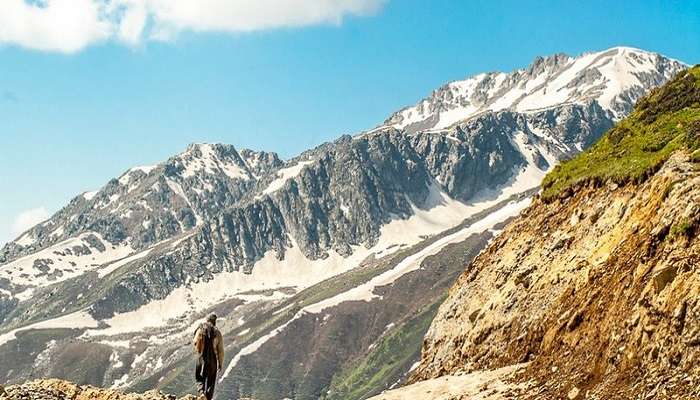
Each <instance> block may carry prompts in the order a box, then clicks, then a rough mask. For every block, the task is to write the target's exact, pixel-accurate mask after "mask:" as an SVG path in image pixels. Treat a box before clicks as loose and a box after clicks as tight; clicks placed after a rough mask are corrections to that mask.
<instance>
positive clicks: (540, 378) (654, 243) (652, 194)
mask: <svg viewBox="0 0 700 400" xmlns="http://www.w3.org/2000/svg"><path fill="white" fill-rule="evenodd" d="M698 71H699V69H698V68H697V67H696V68H694V69H693V70H691V71H690V72H688V73H684V74H682V75H679V77H678V78H677V79H676V80H675V81H674V82H672V83H670V84H669V85H667V86H666V87H664V88H662V89H661V90H659V91H656V92H654V93H653V94H652V95H651V96H649V97H648V98H646V99H645V100H644V101H643V102H641V103H640V107H639V109H638V110H637V112H635V113H634V114H633V115H632V117H631V118H630V119H629V120H627V121H624V122H623V123H622V124H621V125H620V126H619V127H616V128H615V129H614V130H612V131H610V132H609V133H608V134H607V135H606V136H605V137H604V138H603V139H602V140H601V142H599V143H598V144H596V145H595V146H594V147H593V148H592V149H591V150H589V151H588V152H585V153H583V154H582V155H581V156H579V157H577V158H576V159H574V160H573V161H571V162H570V163H567V164H564V165H563V166H562V168H560V169H558V170H557V171H555V173H554V174H552V175H553V177H551V178H548V179H547V180H546V181H547V182H549V184H550V185H551V188H557V190H558V191H559V192H558V193H554V192H551V190H550V191H549V192H546V194H547V196H546V198H542V199H538V200H537V201H535V203H534V204H533V205H532V206H531V207H530V208H528V209H527V210H526V211H525V212H524V213H523V214H521V216H520V217H519V218H518V219H517V220H516V221H514V222H513V223H512V224H511V225H510V226H508V228H507V229H506V230H505V231H504V232H503V234H502V235H500V236H499V237H498V238H497V239H495V240H494V242H493V243H492V244H491V245H490V246H489V247H488V249H487V250H485V251H484V252H483V253H482V254H481V255H480V256H479V257H478V258H477V259H476V260H475V261H474V262H473V263H472V264H471V265H469V266H468V267H467V268H466V270H465V271H464V273H463V274H462V276H461V277H460V278H459V279H458V281H457V283H456V284H455V286H454V287H453V288H452V289H451V290H450V293H449V296H448V299H447V300H446V301H445V302H444V303H443V305H442V306H441V307H440V310H439V311H438V313H437V316H436V318H435V320H434V321H433V324H432V326H431V327H430V329H429V331H428V333H427V334H426V337H425V341H424V344H423V354H422V361H421V364H420V366H419V367H418V368H417V370H416V372H415V374H414V376H413V378H412V379H413V381H420V380H424V379H433V378H436V377H440V376H446V375H454V374H460V373H466V372H471V371H475V370H482V369H493V368H499V367H503V366H508V365H513V364H517V363H522V362H527V361H529V362H531V363H530V365H529V366H528V367H527V369H526V372H525V373H524V374H522V375H519V376H518V377H517V378H515V379H516V380H517V381H520V382H530V383H531V384H532V385H533V389H532V390H531V391H529V393H528V394H527V395H525V394H523V395H521V397H520V398H570V399H574V398H584V397H585V398H599V399H603V398H695V397H697V396H698V391H697V387H698V383H700V369H699V368H698V360H699V359H700V347H698V343H700V342H699V341H698V340H697V337H698V334H699V332H700V303H698V300H697V299H698V293H699V292H700V278H698V277H699V276H700V275H698V272H699V271H698V267H700V240H699V239H698V232H699V231H700V189H699V188H700V168H699V167H698V164H697V160H698V157H697V153H698V151H697V148H698V146H699V145H700V141H698V138H699V137H700V136H698V135H700V130H697V129H696V126H697V122H698V121H699V120H700V111H699V110H698V103H697V101H696V100H694V99H696V98H697V95H698V94H700V72H698ZM681 92H682V93H681ZM679 93H681V94H679ZM650 110H653V113H651V111H650ZM619 135H624V136H622V137H619ZM637 148H642V149H643V151H642V152H640V151H638V150H637ZM605 154H610V155H609V156H605ZM691 154H692V155H691ZM605 157H609V158H607V159H606V158H605ZM590 160H597V162H603V161H604V162H606V164H605V165H606V166H608V167H606V168H609V170H607V169H606V170H599V169H596V168H595V167H596V166H594V165H592V164H591V161H590ZM630 162H635V163H636V164H635V165H634V166H631V165H630V164H629V163H630ZM620 165H623V166H624V165H627V167H626V168H619V167H620ZM640 166H642V167H643V168H640ZM573 173H578V174H580V177H579V178H576V177H572V175H571V174H573ZM625 174H626V175H625ZM606 176H609V178H605V177H606ZM560 182H562V183H560ZM564 184H566V185H569V186H564Z"/></svg>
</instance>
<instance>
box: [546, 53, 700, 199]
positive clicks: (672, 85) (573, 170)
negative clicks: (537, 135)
mask: <svg viewBox="0 0 700 400" xmlns="http://www.w3.org/2000/svg"><path fill="white" fill-rule="evenodd" d="M681 149H685V150H688V151H690V152H692V153H693V158H694V159H696V160H698V161H700V151H699V150H698V149H700V66H695V67H693V68H691V69H689V70H687V71H686V72H681V73H680V74H678V76H676V78H674V79H673V80H672V81H670V82H669V83H667V84H666V85H664V86H663V87H661V88H659V89H656V90H654V91H652V92H651V93H650V94H649V95H648V96H647V97H645V98H643V99H641V100H640V101H639V102H638V103H637V106H636V108H635V110H634V111H633V112H632V114H631V115H630V116H628V117H627V118H626V119H624V120H622V121H621V122H620V123H619V124H617V125H616V126H615V127H614V128H612V129H611V130H610V131H608V132H607V133H606V134H605V135H603V137H602V138H601V139H600V140H599V141H598V142H597V143H596V144H595V145H593V146H592V147H591V148H590V149H588V150H586V151H585V152H583V153H581V154H580V155H579V156H577V157H575V158H574V159H572V160H570V161H567V162H565V163H563V164H561V165H559V166H557V167H556V168H555V169H554V170H553V171H552V172H551V173H550V174H548V175H547V176H546V177H545V179H544V181H543V183H542V187H543V193H542V196H543V198H544V199H545V200H547V199H552V198H554V197H556V196H558V195H559V194H560V193H561V192H562V191H563V190H566V189H569V188H572V187H574V186H576V185H577V184H580V183H585V182H590V181H597V182H605V181H613V182H617V183H626V182H630V181H632V182H639V181H642V180H644V179H645V178H646V177H648V176H649V175H650V174H652V173H653V172H655V171H656V170H657V169H658V168H659V167H660V166H661V164H663V162H664V161H666V160H667V159H668V157H669V156H670V155H671V154H672V153H673V152H675V151H677V150H681Z"/></svg>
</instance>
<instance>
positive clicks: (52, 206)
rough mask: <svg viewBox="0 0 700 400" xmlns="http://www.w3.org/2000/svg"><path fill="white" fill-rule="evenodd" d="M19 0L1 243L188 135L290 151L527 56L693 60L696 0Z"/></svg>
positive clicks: (5, 12) (0, 77)
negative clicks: (103, 4) (629, 49)
mask: <svg viewBox="0 0 700 400" xmlns="http://www.w3.org/2000/svg"><path fill="white" fill-rule="evenodd" d="M24 1H25V0H6V1H5V0H3V2H5V3H4V5H2V4H0V24H5V25H7V24H8V23H13V24H14V25H13V26H14V28H13V29H14V31H13V30H10V31H9V33H6V34H5V36H4V37H3V36H2V35H3V33H0V59H1V60H2V62H1V64H0V65H1V66H0V121H1V122H0V127H1V128H0V152H1V153H0V187H2V196H0V243H2V242H3V241H5V240H9V239H11V238H12V237H13V236H14V235H15V234H16V233H17V231H18V230H19V229H21V228H22V227H25V226H26V225H27V224H29V223H31V222H33V221H34V220H36V219H37V218H41V217H42V216H44V215H45V214H46V213H51V212H54V211H57V210H58V209H59V208H60V207H61V206H62V205H63V204H65V203H66V202H67V201H68V200H70V198H72V197H73V196H74V195H76V194H78V193H80V192H83V191H86V190H92V189H96V188H98V187H100V186H102V185H103V184H104V183H105V182H106V181H107V180H108V179H110V178H111V177H115V176H118V175H119V174H120V173H121V172H123V171H124V170H126V169H127V168H129V167H130V166H134V165H143V164H152V163H156V162H159V161H161V160H164V159H166V158H167V157H169V156H170V155H173V154H175V153H178V152H180V151H182V150H183V149H184V148H185V147H186V146H187V144H188V143H191V142H224V143H231V144H234V145H236V146H237V147H248V148H252V149H264V150H270V151H276V152H278V153H280V155H282V156H283V157H291V156H294V155H296V154H298V153H299V152H300V151H302V150H304V149H307V148H309V147H312V146H315V145H318V144H320V143H322V142H324V141H327V140H331V139H334V138H336V137H338V136H339V135H341V134H344V133H354V132H358V131H361V130H363V129H367V128H371V127H373V126H375V125H377V124H378V123H380V122H381V121H383V120H384V118H386V117H387V116H388V115H389V114H390V113H391V112H393V111H395V110H397V109H399V108H401V107H403V106H406V105H410V104H413V103H415V102H416V101H417V100H419V99H420V98H422V97H424V96H425V95H427V94H428V93H429V92H430V91H431V90H432V89H434V88H436V87H438V86H440V85H441V84H443V83H445V82H447V81H450V80H455V79H460V78H464V77H466V76H468V75H471V74H475V73H479V72H484V71H492V70H503V71H510V70H512V69H515V68H520V67H524V66H526V65H528V64H529V63H530V61H531V60H532V59H533V58H534V57H535V56H537V55H548V54H553V53H557V52H565V53H568V54H572V55H575V54H579V53H582V52H585V51H592V50H602V49H605V48H608V47H612V46H617V45H627V46H633V47H639V48H642V49H646V50H652V51H657V52H659V53H662V54H665V55H667V56H670V57H673V58H676V59H679V60H682V61H685V62H688V63H691V64H694V63H698V62H700V41H698V38H700V1H697V0H696V1H642V0H638V1H615V2H611V1H593V0H590V1H573V0H572V1H493V0H492V1H466V0H464V1H457V0H453V1H448V0H430V1H427V0H335V1H330V0H284V1H281V0H279V1H280V2H279V3H275V2H274V1H271V0H264V1H263V0H257V1H253V0H228V1H218V2H215V3H217V4H219V5H221V4H224V5H226V4H227V3H229V6H227V7H226V9H224V10H211V9H210V10H207V11H210V14H207V15H204V16H202V15H200V14H197V15H194V12H195V11H197V10H191V9H188V8H187V7H184V8H183V9H176V8H177V7H175V8H173V7H172V6H162V5H157V4H163V3H164V4H167V3H168V2H167V1H165V2H164V1H163V0H116V1H117V2H118V3H122V8H120V9H119V10H117V11H114V15H117V16H116V17H114V18H116V19H117V22H114V21H112V20H109V21H107V22H105V21H100V20H94V18H93V19H90V18H92V16H91V15H92V14H90V13H91V12H92V11H94V10H92V9H91V8H90V7H92V6H93V5H94V4H93V3H95V2H96V3H99V2H100V1H103V0H71V1H72V3H70V4H71V5H72V7H71V8H70V10H69V11H66V10H68V9H67V8H65V7H64V8H61V7H60V5H61V3H64V4H67V3H66V1H68V0H49V1H48V3H46V4H44V5H43V11H47V12H46V13H44V14H45V15H38V14H37V13H34V14H32V13H33V12H35V11H42V10H33V9H28V8H27V7H29V6H27V4H26V3H24ZM208 1H209V0H202V3H201V4H205V3H207V2H208ZM52 2H53V3H54V5H55V7H53V8H51V5H52V4H51V3H52ZM34 3H36V2H34ZM282 3H285V4H286V3H288V4H289V7H283V6H276V5H279V4H282ZM47 4H48V5H47ZM81 4H82V5H84V6H85V9H84V10H83V11H85V12H84V13H83V14H80V15H77V12H78V11H80V10H79V8H80V5H81ZM154 4H155V5H154ZM178 4H185V2H181V3H178ZM192 4H194V3H192ZM35 6H36V5H35ZM3 7H5V9H3ZM158 7H161V8H158ZM163 7H165V8H163ZM167 7H170V8H167ZM48 11H50V12H48ZM132 11H134V12H133V13H131V12H132ZM130 13H131V14H130ZM188 13H190V14H188ZM68 14H70V15H68ZM132 14H133V16H134V18H131V15H132ZM95 15H97V14H95ZM127 16H128V17H129V19H128V21H127ZM31 18H36V19H35V20H32V19H31ZM65 18H82V19H77V20H70V21H88V22H95V21H96V22H95V23H94V24H93V25H94V26H93V25H90V24H89V23H83V22H81V23H64V22H65V21H64V20H63V19H65ZM139 18H140V19H139ZM3 19H4V20H3ZM18 21H24V22H18ZM27 21H29V22H27ZM31 21H36V22H31ZM134 21H136V22H134ZM144 21H145V22H144ZM127 22H128V23H127ZM139 22H141V24H139ZM71 26H75V27H79V29H78V28H76V30H75V31H70V32H66V31H65V30H66V29H68V30H70V27H71ZM85 27H87V28H85ZM39 28H41V29H39ZM32 210H33V211H32ZM30 211H31V212H30Z"/></svg>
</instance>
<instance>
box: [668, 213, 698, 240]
mask: <svg viewBox="0 0 700 400" xmlns="http://www.w3.org/2000/svg"><path fill="white" fill-rule="evenodd" d="M692 234H693V224H692V223H691V222H690V221H689V220H688V219H687V218H686V219H683V220H682V221H680V222H679V223H677V224H674V225H673V226H672V227H671V231H670V233H669V236H671V237H672V238H674V239H677V238H680V237H682V236H685V237H690V236H691V235H692Z"/></svg>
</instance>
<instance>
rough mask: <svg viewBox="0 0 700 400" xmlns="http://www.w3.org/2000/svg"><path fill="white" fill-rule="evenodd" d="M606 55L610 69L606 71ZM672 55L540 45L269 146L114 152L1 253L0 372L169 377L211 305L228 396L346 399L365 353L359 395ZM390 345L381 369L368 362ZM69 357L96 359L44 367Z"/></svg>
mask: <svg viewBox="0 0 700 400" xmlns="http://www.w3.org/2000/svg"><path fill="white" fill-rule="evenodd" d="M594 55H595V56H594ZM581 60H587V61H585V62H583V63H582V64H581V62H582V61H581ZM605 60H607V61H605ZM621 60H624V62H622V61H621ZM650 60H655V61H654V67H653V68H651V67H649V62H650ZM577 63H579V64H577ZM611 63H612V64H611ZM617 63H622V64H621V65H624V66H625V70H624V71H626V72H624V73H623V72H619V73H615V74H613V73H609V70H610V68H613V69H615V68H617V67H611V65H612V66H614V65H617ZM574 66H575V67H574ZM682 66H683V65H682V64H680V63H678V62H675V61H672V60H669V59H666V58H664V57H662V56H658V55H653V54H652V53H645V52H641V51H637V50H630V49H624V48H616V49H611V50H608V51H605V52H601V53H593V54H589V55H584V56H581V57H579V58H571V57H567V56H561V55H559V56H553V57H548V58H538V59H537V60H535V62H534V63H533V65H532V66H530V67H529V68H527V69H525V70H519V71H516V72H513V73H511V74H482V75H478V76H477V77H475V78H472V79H471V80H468V81H464V82H472V83H469V84H466V83H465V84H462V86H460V85H456V86H455V83H452V84H448V85H447V86H445V87H444V88H443V89H444V90H443V89H441V90H438V91H436V92H435V94H434V95H433V97H431V99H430V100H426V101H424V102H422V103H421V104H423V106H421V105H420V104H419V106H417V107H416V108H415V109H414V112H418V111H419V110H420V112H421V113H422V114H421V115H424V116H425V118H423V117H418V118H419V119H416V120H415V121H414V122H410V123H406V121H405V120H406V118H409V117H408V114H406V115H407V116H406V117H402V116H401V115H403V113H406V112H412V111H407V110H403V111H401V112H399V113H397V114H395V115H394V116H393V117H392V118H390V120H389V122H388V123H387V124H385V125H382V126H380V127H379V128H376V129H373V130H372V131H368V132H364V133H362V134H358V135H356V136H343V137H341V138H339V139H337V140H335V141H333V142H331V143H326V144H323V145H321V146H319V147H317V148H315V149H311V150H309V151H306V152H304V153H302V154H301V155H299V156H298V157H295V158H294V159H292V160H289V161H286V162H285V161H281V160H280V159H279V157H278V156H277V155H276V154H274V153H265V152H253V151H250V150H241V151H237V150H236V149H234V148H233V147H232V146H228V145H209V144H197V145H192V146H190V147H189V148H188V149H187V150H185V151H184V152H183V153H181V154H178V155H176V156H174V157H172V158H170V159H168V160H166V161H164V162H163V163H160V164H158V165H156V166H154V167H138V168H131V169H129V170H128V171H127V172H125V173H124V174H123V175H122V176H120V177H118V178H116V179H113V180H110V181H109V182H108V183H107V184H106V185H105V186H104V187H103V188H101V189H100V190H98V191H97V192H94V193H84V194H82V195H79V196H77V197H76V198H75V199H73V200H72V201H71V202H70V204H68V205H67V206H66V207H65V208H63V209H62V210H60V211H59V212H58V213H57V214H55V215H54V216H53V217H52V218H51V219H50V220H48V221H47V222H44V223H42V224H40V225H38V226H36V227H34V228H32V229H30V230H29V231H27V232H25V233H23V234H22V235H21V236H20V237H19V238H18V239H17V240H15V241H14V242H12V243H10V244H8V245H7V246H5V248H4V249H3V250H2V251H1V252H0V358H4V357H10V358H12V357H24V358H21V359H22V360H24V361H22V363H24V364H23V365H22V368H17V367H16V366H15V365H11V366H3V365H0V379H2V380H4V381H13V380H22V379H26V378H27V377H29V376H37V375H45V376H47V375H54V376H65V375H70V374H75V375H71V376H66V377H69V378H71V379H72V380H77V381H81V382H86V381H89V382H90V383H95V384H98V385H102V386H116V387H126V386H128V387H132V388H140V387H144V388H145V387H153V386H168V387H169V389H170V391H171V392H178V393H182V392H186V391H188V390H189V389H190V388H189V387H188V386H185V385H184V384H182V382H186V381H187V380H185V379H182V376H184V375H183V374H188V373H189V371H187V368H186V367H187V366H188V365H189V357H190V354H189V348H183V346H182V343H184V342H185V341H186V340H187V336H188V335H190V334H191V328H192V326H193V324H195V323H197V320H198V318H201V317H202V316H203V315H205V314H206V313H207V312H210V311H216V312H217V313H218V314H219V315H220V317H221V320H222V321H223V326H222V329H223V330H224V334H225V337H226V348H227V353H228V354H229V355H230V357H231V359H230V360H229V361H228V362H227V367H226V371H225V373H224V374H223V375H222V377H221V385H220V387H221V389H222V390H224V391H226V393H229V394H230V395H231V397H233V398H236V396H243V395H246V396H250V395H255V396H253V397H255V398H260V399H267V398H275V399H276V398H283V397H294V396H297V398H303V399H306V398H309V399H317V398H320V397H321V396H322V395H323V396H326V398H328V399H330V398H343V399H349V398H356V397H353V396H357V393H356V392H355V391H350V392H353V393H355V394H353V395H350V394H348V391H346V389H348V388H349V387H350V386H352V385H354V384H366V383H358V382H355V383H352V382H350V381H346V380H343V379H345V378H347V379H350V377H357V376H363V375H362V374H370V375H371V374H373V372H372V369H373V368H377V371H384V372H382V375H381V376H382V377H381V379H380V380H379V381H374V380H373V381H371V386H370V387H368V388H367V393H375V392H376V391H377V390H380V389H382V388H384V387H385V386H386V385H389V384H393V383H394V382H396V381H397V380H399V379H401V377H402V376H403V374H405V373H406V371H407V370H408V369H409V368H410V366H411V365H412V364H413V362H414V361H415V360H416V359H417V357H418V355H419V350H420V342H421V338H422V333H424V330H425V329H427V324H428V322H429V321H430V319H431V317H432V315H433V314H434V312H435V310H436V309H437V305H439V303H440V301H441V299H442V293H444V291H445V290H446V289H447V288H448V287H449V286H450V285H451V283H452V282H453V281H454V279H455V278H456V276H457V275H458V274H459V273H460V272H461V270H462V268H463V266H464V264H465V263H468V262H469V261H470V260H471V258H473V257H474V256H475V255H476V254H477V253H478V252H479V251H480V250H481V249H482V248H483V247H484V246H485V245H486V243H487V242H488V240H490V239H491V238H493V236H494V235H495V234H496V233H497V232H498V231H499V229H500V228H501V227H502V226H503V224H504V223H505V222H506V221H508V219H509V218H512V217H513V216H515V215H517V213H518V212H519V211H520V210H522V209H523V208H524V207H525V206H526V204H527V201H528V200H527V197H528V196H531V195H532V194H533V193H534V192H535V191H536V190H537V187H538V185H539V183H540V181H541V179H542V177H543V176H544V174H545V173H546V172H547V171H548V170H549V169H551V168H552V167H553V166H554V165H555V164H556V163H557V162H559V161H560V160H562V159H564V158H566V157H570V156H572V155H573V154H576V153H577V152H579V151H581V150H582V149H583V148H585V147H586V146H588V145H590V144H591V143H593V142H594V141H595V140H596V139H598V138H599V137H600V135H602V133H603V132H605V131H606V130H607V129H609V128H610V127H611V126H612V124H613V122H614V120H615V119H616V118H619V116H622V115H624V114H625V113H626V112H627V110H629V108H626V107H627V106H625V105H624V104H625V101H629V102H632V101H633V99H636V98H637V97H638V96H639V95H641V94H642V93H643V92H645V91H647V90H649V89H651V88H652V87H654V85H655V84H660V83H663V82H664V81H665V80H666V79H668V78H669V77H671V76H673V74H674V73H675V72H676V71H678V70H680V69H681V68H682ZM652 69H653V71H652ZM584 70H587V71H598V72H599V73H600V74H601V76H602V72H606V74H607V75H605V76H606V77H607V78H605V79H607V80H605V79H604V80H602V81H601V80H600V79H599V78H600V77H599V76H598V75H597V74H596V72H581V71H584ZM569 75H574V76H573V77H570V78H569ZM487 76H490V78H488V79H487V78H486V77H487ZM630 76H634V77H636V78H635V79H637V80H638V82H642V83H643V84H641V86H639V85H636V84H631V83H630V82H631V81H632V79H631V78H629V77H630ZM576 77H578V78H576ZM611 77H615V79H616V80H612V78H611ZM623 77H628V78H629V79H627V78H625V79H623ZM564 78H566V79H564ZM562 80H565V81H566V83H562V82H561V81H562ZM507 81H508V82H510V83H507ZM479 82H480V83H479ZM496 82H497V83H498V84H496ZM602 82H605V85H603V84H602ZM470 85H471V86H470ZM467 86H469V87H471V88H470V89H468V90H467ZM472 86H473V87H472ZM491 86H492V87H491ZM458 87H462V88H464V90H463V91H462V92H460V93H462V94H463V95H464V97H463V98H462V99H461V100H456V97H455V96H456V94H448V93H452V90H453V89H452V88H458ZM489 87H491V89H489ZM445 88H447V89H445ZM557 88H565V89H560V90H559V89H557ZM616 88H617V89H616ZM455 90H457V89H455ZM460 90H461V89H460ZM616 90H617V91H616ZM518 91H519V92H518ZM554 92H562V93H564V92H565V94H566V96H563V95H562V96H559V97H556V96H555V93H554ZM455 93H456V92H455ZM517 93H521V95H517V96H516V94H517ZM523 93H524V94H523ZM536 93H540V94H539V95H537V96H539V97H538V98H539V99H540V100H538V101H539V103H537V107H529V106H528V108H527V109H520V108H518V107H519V105H521V104H530V105H532V104H535V103H536V102H535V101H534V100H532V99H535V98H536V97H537V96H535V94H536ZM525 94H531V95H532V96H535V97H532V98H531V101H530V102H529V103H527V102H526V103H523V101H525V100H526V99H527V98H528V96H526V95H525ZM605 96H607V97H605ZM635 96H636V97H635ZM504 99H505V100H504ZM605 99H608V100H609V101H608V100H605ZM604 100H605V101H604ZM426 102H428V103H426ZM430 104H433V105H432V106H431V105H430ZM500 104H507V105H505V106H501V105H500ZM431 107H432V108H431ZM475 107H477V108H478V110H477V108H475ZM490 107H491V108H490ZM409 110H410V109H409ZM431 110H432V111H431ZM411 115H412V117H410V118H414V117H415V115H414V114H411ZM421 118H422V119H421ZM414 119H415V118H414ZM426 121H432V122H429V123H426ZM421 124H422V125H421ZM421 126H422V127H423V128H430V129H423V128H421ZM408 299H410V301H408ZM406 338H411V340H410V343H411V344H410V345H409V344H407V341H406V340H407V339H406ZM17 343H23V346H24V348H25V349H30V353H32V354H33V355H32V357H29V358H27V357H25V356H24V354H20V353H18V350H17V349H18V346H16V345H15V344H17ZM58 344H70V346H63V345H58ZM387 351H388V352H389V353H392V354H396V355H397V357H399V358H400V359H397V360H396V362H395V363H394V364H392V367H391V368H390V369H388V370H387V369H385V368H384V366H383V365H376V364H372V363H371V362H370V361H369V360H374V361H373V362H377V357H376V355H377V354H381V352H387ZM76 353H77V355H76ZM280 354H284V357H279V355H280ZM71 357H72V358H71ZM76 357H77V358H79V359H81V360H83V359H84V360H88V359H90V360H92V359H98V360H101V361H98V362H97V363H98V364H99V371H100V373H97V374H96V373H93V372H92V371H93V370H90V371H88V370H80V369H78V370H77V371H76V370H75V369H68V368H66V367H65V366H63V364H61V363H62V360H66V359H69V358H70V359H72V360H75V358H76ZM81 357H82V358H81ZM357 360H366V361H367V362H366V363H360V364H357ZM300 365H301V366H300ZM358 365H362V368H365V370H363V371H362V373H359V372H358V371H357V370H355V369H354V368H360V367H358ZM289 371H294V374H293V376H291V377H290V376H289ZM387 371H388V372H387ZM341 378H342V379H341ZM279 382H284V383H279ZM344 385H345V386H344ZM348 390H349V389H348ZM360 397H361V396H360Z"/></svg>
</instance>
